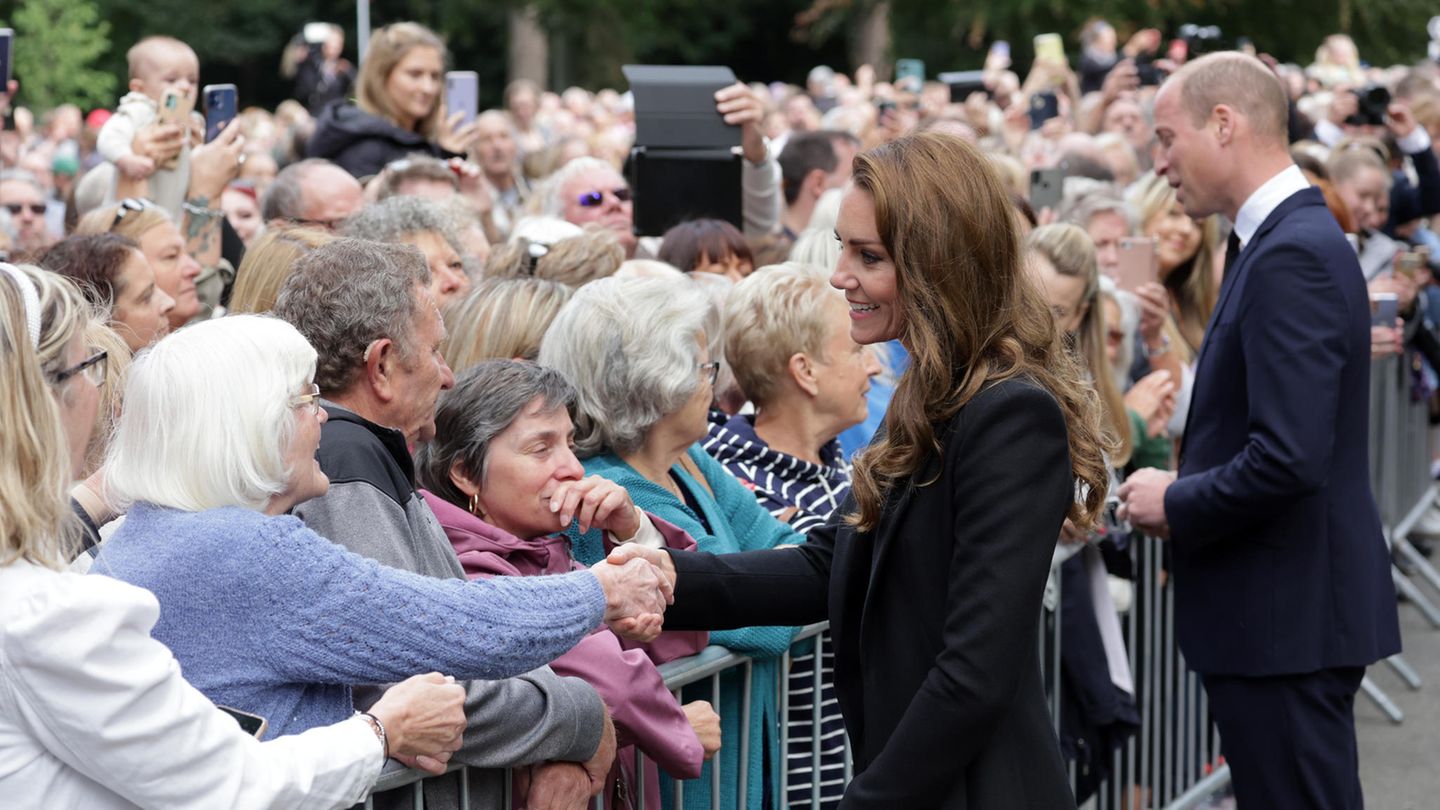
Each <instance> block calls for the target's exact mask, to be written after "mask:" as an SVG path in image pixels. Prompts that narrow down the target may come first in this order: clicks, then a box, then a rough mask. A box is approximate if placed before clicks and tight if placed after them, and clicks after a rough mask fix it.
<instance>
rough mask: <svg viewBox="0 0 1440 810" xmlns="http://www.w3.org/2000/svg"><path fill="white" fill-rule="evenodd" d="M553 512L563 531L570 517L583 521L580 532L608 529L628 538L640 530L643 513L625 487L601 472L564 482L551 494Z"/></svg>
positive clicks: (619, 536) (618, 536)
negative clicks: (638, 510) (636, 507)
mask: <svg viewBox="0 0 1440 810" xmlns="http://www.w3.org/2000/svg"><path fill="white" fill-rule="evenodd" d="M550 511H551V513H553V514H555V515H557V516H558V518H559V522H560V526H559V529H560V531H564V530H565V529H566V528H567V527H568V526H569V525H570V521H571V520H575V519H578V520H579V521H580V531H581V532H588V531H590V529H591V527H594V528H596V529H602V530H604V531H608V532H610V533H611V534H613V535H615V537H616V538H617V539H619V540H621V541H622V542H623V541H626V540H631V539H633V538H634V537H635V535H636V533H638V532H639V531H640V513H639V512H636V511H635V504H634V502H633V501H631V500H630V493H628V492H626V491H625V488H624V487H622V486H620V485H619V484H617V483H615V482H614V481H611V480H610V479H608V478H603V477H601V476H598V475H591V476H588V477H586V478H582V479H580V480H579V481H565V482H563V483H561V484H560V485H559V486H557V487H556V488H555V491H554V492H552V493H550Z"/></svg>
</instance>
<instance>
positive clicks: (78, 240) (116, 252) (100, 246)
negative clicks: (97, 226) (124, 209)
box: [35, 233, 140, 312]
mask: <svg viewBox="0 0 1440 810" xmlns="http://www.w3.org/2000/svg"><path fill="white" fill-rule="evenodd" d="M139 250H140V246H139V245H138V244H136V243H135V240H133V239H130V238H128V237H124V236H121V235H119V234H115V233H101V234H92V235H90V236H71V237H67V238H65V239H62V240H60V241H59V242H56V243H55V244H53V245H51V246H50V248H49V249H48V250H46V251H45V252H44V253H41V254H40V255H39V256H38V257H36V261H35V263H36V264H38V265H40V266H41V267H44V268H45V269H46V270H49V271H51V272H53V273H58V274H60V275H62V276H66V277H68V278H71V279H73V280H74V281H75V284H76V286H78V287H79V288H80V292H81V293H83V294H84V295H85V300H87V301H89V302H90V303H91V304H92V305H94V306H96V307H100V308H102V309H104V310H105V311H106V312H110V311H111V310H113V309H114V308H115V299H116V298H118V297H119V296H120V293H122V292H124V285H123V284H122V283H121V278H120V268H122V267H124V266H125V262H127V261H129V260H130V258H131V257H132V256H133V255H134V253H135V252H137V251H139Z"/></svg>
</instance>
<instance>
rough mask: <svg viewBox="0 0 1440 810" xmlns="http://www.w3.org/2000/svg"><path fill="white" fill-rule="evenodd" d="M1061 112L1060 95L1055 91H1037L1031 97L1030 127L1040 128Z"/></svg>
mask: <svg viewBox="0 0 1440 810" xmlns="http://www.w3.org/2000/svg"><path fill="white" fill-rule="evenodd" d="M1059 114H1060V97H1059V96H1057V95H1055V94H1054V93H1036V94H1035V95H1033V96H1031V97H1030V128H1031V129H1039V128H1040V127H1041V126H1043V125H1044V124H1045V122H1046V121H1049V120H1050V119H1051V118H1054V117H1055V116H1057V115H1059Z"/></svg>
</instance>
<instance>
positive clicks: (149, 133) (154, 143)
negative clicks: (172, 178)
mask: <svg viewBox="0 0 1440 810" xmlns="http://www.w3.org/2000/svg"><path fill="white" fill-rule="evenodd" d="M184 148H185V130H183V129H181V128H180V127H178V126H176V125H175V124H151V125H150V126H148V127H141V128H140V131H138V132H136V133H135V137H134V138H132V139H131V140H130V151H131V152H134V153H135V154H137V155H143V156H144V157H148V158H150V159H151V160H153V161H155V163H156V164H164V163H169V162H170V161H172V160H174V159H175V158H177V157H179V156H180V150H181V149H184Z"/></svg>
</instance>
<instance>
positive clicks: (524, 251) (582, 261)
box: [485, 226, 625, 288]
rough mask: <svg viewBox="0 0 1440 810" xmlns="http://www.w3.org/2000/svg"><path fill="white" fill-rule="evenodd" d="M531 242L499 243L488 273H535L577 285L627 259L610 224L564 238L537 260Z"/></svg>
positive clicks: (609, 271)
mask: <svg viewBox="0 0 1440 810" xmlns="http://www.w3.org/2000/svg"><path fill="white" fill-rule="evenodd" d="M532 244H534V243H532V242H531V241H530V240H528V239H525V238H523V237H522V238H518V239H512V240H511V241H509V242H507V243H506V244H504V245H500V246H498V247H496V248H495V249H494V250H493V251H491V253H490V259H489V261H487V262H486V263H485V276H486V277H487V278H522V277H527V276H534V277H535V278H543V279H546V280H547V281H557V282H559V283H561V284H564V285H567V286H569V287H572V288H578V287H582V286H584V285H586V284H589V283H590V282H592V281H595V280H597V279H602V278H607V277H609V276H613V275H615V271H617V270H619V269H620V265H622V264H624V263H625V248H624V247H622V246H621V245H620V238H619V237H618V236H616V235H615V233H614V232H613V231H611V230H610V229H608V228H602V227H598V226H595V227H590V228H586V229H585V232H584V233H582V234H580V235H578V236H570V237H566V238H564V239H561V240H560V241H558V242H556V243H555V244H554V245H551V246H550V247H549V248H548V249H547V250H546V251H545V254H544V255H543V256H541V257H540V258H539V259H537V260H532V259H531V258H530V250H531V245H532Z"/></svg>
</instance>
